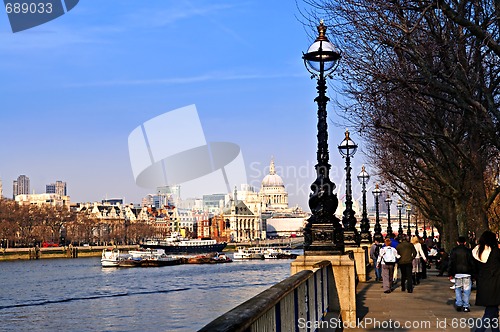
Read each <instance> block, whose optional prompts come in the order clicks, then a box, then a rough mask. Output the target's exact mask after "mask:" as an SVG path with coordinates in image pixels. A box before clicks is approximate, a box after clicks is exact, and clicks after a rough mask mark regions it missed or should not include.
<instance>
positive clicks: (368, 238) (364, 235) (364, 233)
mask: <svg viewBox="0 0 500 332" xmlns="http://www.w3.org/2000/svg"><path fill="white" fill-rule="evenodd" d="M369 180H370V174H368V172H367V171H366V169H365V165H363V166H362V167H361V172H360V173H359V174H358V181H359V182H360V183H361V186H362V190H363V217H362V218H361V224H360V228H361V234H360V237H361V243H371V242H372V235H371V233H370V220H368V213H367V209H366V184H367V183H368V181H369Z"/></svg>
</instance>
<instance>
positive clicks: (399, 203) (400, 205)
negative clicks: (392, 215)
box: [397, 199, 403, 240]
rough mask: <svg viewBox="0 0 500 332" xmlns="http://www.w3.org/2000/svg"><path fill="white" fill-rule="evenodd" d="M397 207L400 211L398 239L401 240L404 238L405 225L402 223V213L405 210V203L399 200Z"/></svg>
mask: <svg viewBox="0 0 500 332" xmlns="http://www.w3.org/2000/svg"><path fill="white" fill-rule="evenodd" d="M397 207H398V210H399V228H398V239H399V240H401V237H402V236H403V224H402V222H401V212H402V210H403V203H402V202H401V199H398V204H397Z"/></svg>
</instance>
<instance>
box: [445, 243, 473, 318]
mask: <svg viewBox="0 0 500 332" xmlns="http://www.w3.org/2000/svg"><path fill="white" fill-rule="evenodd" d="M466 243H467V239H466V238H465V236H459V237H458V241H457V246H456V247H455V248H453V249H452V250H451V251H450V261H449V263H448V277H449V278H450V280H451V279H455V295H456V297H455V309H456V310H457V311H462V310H463V311H464V312H470V308H469V307H470V305H469V298H470V293H471V290H472V277H475V272H476V263H475V262H474V258H473V257H472V250H471V249H469V248H467V247H466V246H465V244H466Z"/></svg>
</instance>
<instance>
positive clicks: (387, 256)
mask: <svg viewBox="0 0 500 332" xmlns="http://www.w3.org/2000/svg"><path fill="white" fill-rule="evenodd" d="M384 243H385V246H383V247H382V248H381V249H380V254H379V256H378V259H377V266H381V267H382V288H383V289H384V293H390V292H392V285H393V280H392V276H393V274H394V265H395V264H396V261H397V259H398V258H399V255H398V252H397V250H396V249H395V248H393V247H391V239H389V238H386V239H385V240H384Z"/></svg>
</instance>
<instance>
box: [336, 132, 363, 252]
mask: <svg viewBox="0 0 500 332" xmlns="http://www.w3.org/2000/svg"><path fill="white" fill-rule="evenodd" d="M357 149H358V146H357V145H356V143H354V141H353V140H352V139H351V138H350V137H349V130H347V129H346V131H345V138H344V140H343V141H342V142H341V143H340V145H339V152H340V154H341V155H342V157H343V158H345V172H346V176H345V187H346V188H345V190H346V193H345V210H344V213H343V216H342V224H343V225H344V245H350V246H357V245H359V238H358V237H359V236H358V231H357V230H356V217H354V210H353V209H352V189H351V157H353V156H354V154H355V153H356V150H357Z"/></svg>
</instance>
